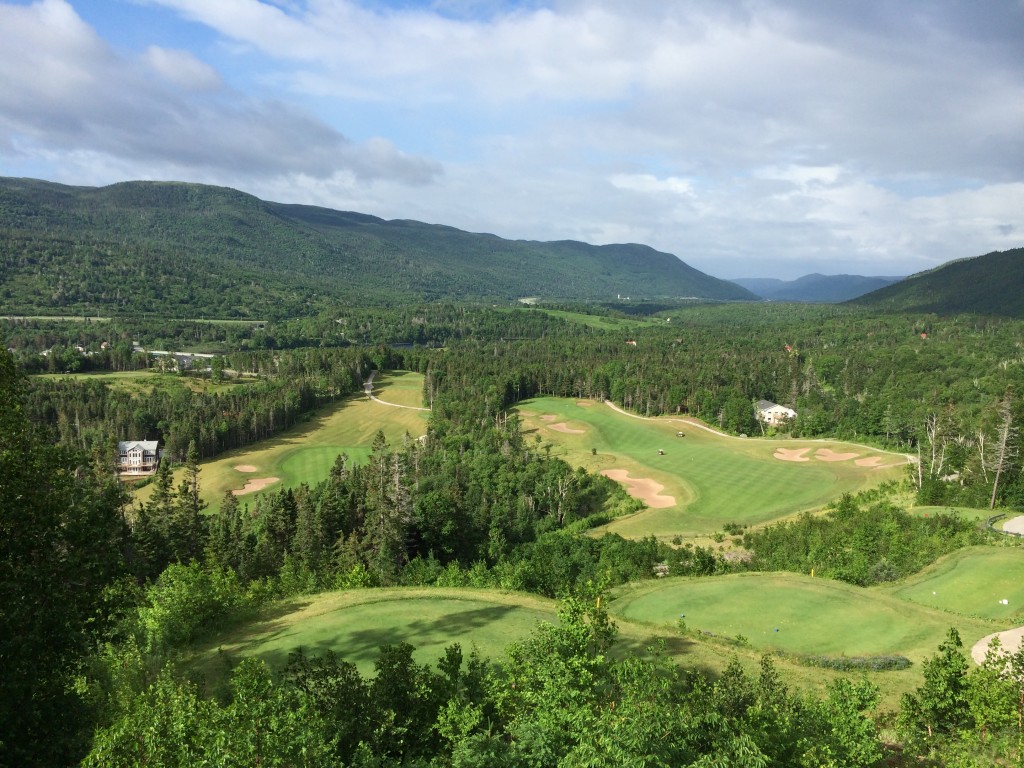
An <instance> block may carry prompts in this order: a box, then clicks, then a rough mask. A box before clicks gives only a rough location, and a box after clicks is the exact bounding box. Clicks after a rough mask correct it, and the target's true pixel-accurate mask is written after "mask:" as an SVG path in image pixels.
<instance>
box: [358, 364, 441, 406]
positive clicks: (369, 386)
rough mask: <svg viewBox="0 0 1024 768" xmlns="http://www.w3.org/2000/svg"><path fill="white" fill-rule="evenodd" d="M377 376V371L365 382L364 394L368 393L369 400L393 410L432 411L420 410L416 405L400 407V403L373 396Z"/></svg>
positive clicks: (372, 372) (371, 373)
mask: <svg viewBox="0 0 1024 768" xmlns="http://www.w3.org/2000/svg"><path fill="white" fill-rule="evenodd" d="M376 375H377V372H376V371H370V377H369V378H368V379H367V380H366V381H364V382H363V392H364V393H366V396H367V397H368V398H370V399H371V400H373V402H375V403H380V404H381V405H388V406H391V407H392V408H407V409H409V410H410V411H429V410H430V409H429V408H420V407H418V406H415V405H400V404H399V403H389V402H388V401H387V400H381V399H380V398H379V397H377V396H376V395H375V394H373V378H374V376H376Z"/></svg>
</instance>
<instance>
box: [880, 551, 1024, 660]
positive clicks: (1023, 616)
mask: <svg viewBox="0 0 1024 768" xmlns="http://www.w3.org/2000/svg"><path fill="white" fill-rule="evenodd" d="M878 591H879V592H880V593H882V594H890V595H893V596H895V597H899V598H901V599H903V600H909V601H911V602H913V603H916V604H919V605H923V606H928V607H930V608H935V609H937V610H942V611H948V612H952V613H956V614H960V615H963V616H975V617H979V618H984V619H992V620H996V621H998V622H999V624H1000V626H998V627H996V629H1008V628H1009V627H1012V626H1018V625H1020V624H1024V550H1022V549H1021V548H1020V547H1015V546H1014V547H1011V546H1008V547H968V548H967V549H961V550H959V551H957V552H953V553H952V554H949V555H947V556H946V557H943V558H942V559H941V560H938V561H937V562H935V563H933V564H932V565H930V566H929V567H928V568H926V569H924V570H923V571H921V573H919V574H917V575H915V576H913V577H911V578H910V579H907V580H906V581H904V582H901V583H899V584H897V585H895V586H891V587H882V588H879V590H878ZM1004 599H1005V600H1008V601H1009V604H1008V605H1002V604H1001V603H1000V602H999V601H1000V600H1004ZM992 631H995V630H992ZM975 639H977V638H975ZM967 642H968V638H966V637H965V638H964V643H967Z"/></svg>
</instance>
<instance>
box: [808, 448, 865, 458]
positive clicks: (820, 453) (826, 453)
mask: <svg viewBox="0 0 1024 768" xmlns="http://www.w3.org/2000/svg"><path fill="white" fill-rule="evenodd" d="M858 456H860V454H859V453H836V452H835V451H833V450H832V449H830V448H819V449H818V450H816V451H815V452H814V458H816V459H817V460H818V461H849V460H850V459H856V458H857V457H858Z"/></svg>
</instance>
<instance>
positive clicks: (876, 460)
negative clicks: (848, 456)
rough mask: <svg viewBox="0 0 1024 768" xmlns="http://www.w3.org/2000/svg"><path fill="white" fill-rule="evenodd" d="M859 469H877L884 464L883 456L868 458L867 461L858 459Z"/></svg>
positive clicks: (856, 462)
mask: <svg viewBox="0 0 1024 768" xmlns="http://www.w3.org/2000/svg"><path fill="white" fill-rule="evenodd" d="M853 463H854V464H856V465H857V466H858V467H877V466H878V465H880V464H881V463H882V457H881V456H868V457H867V458H866V459H857V460H856V461H855V462H853Z"/></svg>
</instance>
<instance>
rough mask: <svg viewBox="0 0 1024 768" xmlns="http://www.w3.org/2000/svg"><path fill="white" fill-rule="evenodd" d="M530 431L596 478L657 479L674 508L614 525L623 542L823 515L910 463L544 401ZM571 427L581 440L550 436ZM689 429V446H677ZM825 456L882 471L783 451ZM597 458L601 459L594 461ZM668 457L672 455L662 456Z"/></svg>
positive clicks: (528, 406)
mask: <svg viewBox="0 0 1024 768" xmlns="http://www.w3.org/2000/svg"><path fill="white" fill-rule="evenodd" d="M519 413H520V414H521V415H522V417H523V419H524V430H526V431H528V432H532V433H534V434H536V435H539V436H540V438H541V440H542V442H543V443H547V444H550V445H551V446H553V448H552V452H553V453H555V454H557V455H561V456H562V457H563V458H565V459H566V461H568V462H570V463H571V464H574V465H578V466H583V467H586V468H587V469H588V470H590V471H593V472H600V471H601V470H604V469H625V470H627V471H628V472H629V473H630V475H631V476H632V477H634V478H650V479H652V480H654V481H655V482H657V483H658V484H660V485H663V486H664V489H663V490H662V491H661V492H660V493H661V494H662V495H668V496H672V497H674V498H675V501H676V503H675V505H673V506H669V507H665V508H660V509H647V510H644V511H642V512H639V513H637V514H636V515H632V516H630V517H626V518H622V519H619V520H616V521H614V522H612V523H611V524H610V525H608V526H607V527H606V530H608V531H611V532H614V533H619V534H621V535H622V536H625V537H631V538H639V537H643V536H649V535H654V536H656V537H658V538H661V539H671V538H673V537H674V536H677V535H678V536H682V537H701V536H707V535H709V534H712V533H714V532H716V531H720V530H721V529H722V526H723V525H724V524H726V523H738V524H740V525H758V524H763V523H767V522H770V521H772V520H776V519H779V518H781V517H785V516H787V515H791V514H794V513H796V512H800V511H802V510H805V509H817V508H820V507H821V506H824V505H825V504H826V503H828V502H829V501H831V500H833V499H835V498H836V497H837V496H839V495H841V494H842V493H845V492H856V491H859V490H862V489H864V488H868V487H873V486H875V485H878V484H880V483H881V482H883V481H885V480H888V479H892V478H894V477H901V476H902V473H903V472H904V469H903V465H904V464H905V461H906V460H905V458H904V457H902V456H900V455H898V454H891V453H886V452H884V451H878V450H874V449H870V448H866V447H863V446H855V445H851V444H846V443H838V442H829V441H805V440H765V439H760V438H757V439H754V438H749V439H741V438H734V437H729V436H725V435H719V434H713V433H711V432H709V431H707V430H704V429H700V428H698V427H696V426H693V425H692V424H688V423H683V422H681V421H680V420H678V419H669V418H662V419H638V418H634V417H632V416H629V415H626V414H623V413H620V412H618V411H615V410H613V409H612V408H610V407H608V406H607V405H605V404H603V403H597V402H594V403H592V404H589V405H587V406H586V407H584V406H582V405H579V404H578V403H577V401H576V400H569V399H563V398H540V399H535V400H531V401H527V402H525V403H522V404H520V407H519ZM545 417H546V418H545ZM563 423H564V424H565V425H566V426H567V427H568V428H569V429H572V430H582V433H580V434H574V433H567V432H565V431H559V430H558V429H552V426H555V425H558V424H563ZM679 430H682V432H683V433H684V435H685V437H682V438H680V437H676V432H677V431H679ZM780 447H781V448H786V449H791V450H792V449H800V448H808V449H809V450H808V454H807V455H809V456H813V455H814V453H815V452H816V451H818V450H820V449H828V450H831V451H834V452H836V453H856V454H857V456H858V457H861V458H870V457H878V458H879V460H880V461H881V462H882V463H884V464H885V465H887V466H885V467H883V468H872V467H862V466H857V465H856V464H855V463H854V461H853V460H849V461H831V462H826V461H820V460H817V459H814V458H812V459H811V460H810V461H807V462H789V461H780V460H779V459H777V458H775V456H774V454H775V451H776V449H778V448H780ZM594 449H596V453H594ZM659 449H660V450H664V452H665V453H664V455H659V454H658V451H659Z"/></svg>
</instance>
